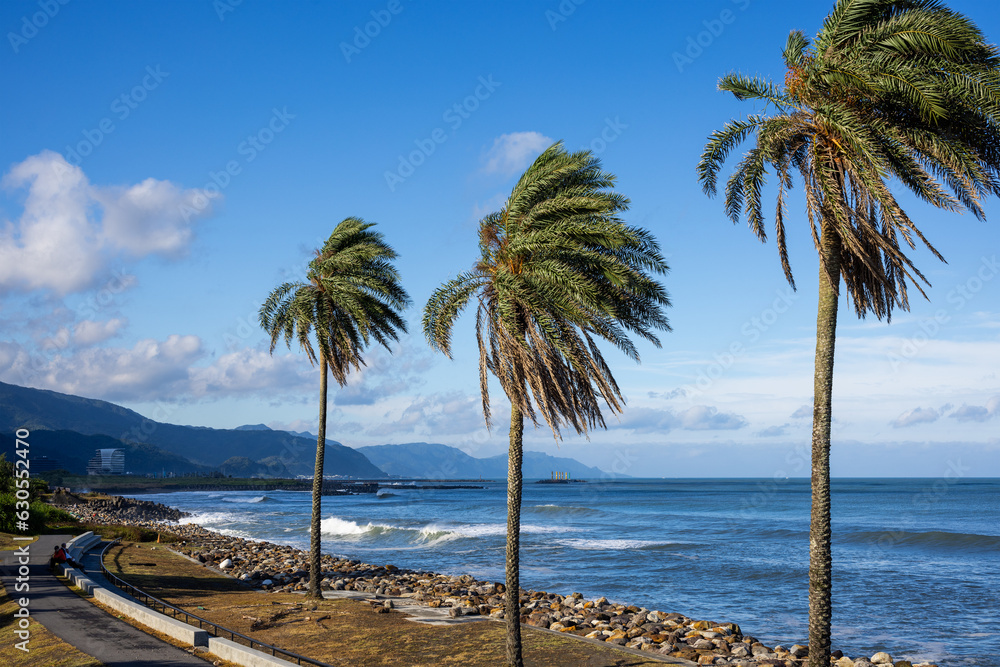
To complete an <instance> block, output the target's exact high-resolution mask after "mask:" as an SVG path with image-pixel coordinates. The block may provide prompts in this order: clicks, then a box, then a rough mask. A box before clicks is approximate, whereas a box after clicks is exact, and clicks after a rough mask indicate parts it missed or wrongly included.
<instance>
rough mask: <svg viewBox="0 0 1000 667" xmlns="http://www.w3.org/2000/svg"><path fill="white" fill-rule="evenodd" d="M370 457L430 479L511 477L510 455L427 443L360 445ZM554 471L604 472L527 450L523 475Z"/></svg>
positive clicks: (395, 471) (393, 470)
mask: <svg viewBox="0 0 1000 667" xmlns="http://www.w3.org/2000/svg"><path fill="white" fill-rule="evenodd" d="M358 451H359V452H361V453H362V454H364V455H365V456H366V457H368V460H369V461H371V462H372V463H374V464H375V465H377V466H378V467H379V468H381V469H382V470H384V471H385V472H387V473H389V474H390V475H392V476H394V477H418V478H426V479H478V478H482V479H507V455H506V454H500V455H498V456H491V457H489V458H482V459H479V458H475V457H473V456H469V455H468V454H466V453H465V452H463V451H462V450H461V449H458V448H456V447H449V446H448V445H438V444H432V443H427V442H411V443H408V444H405V445H373V446H369V447H358ZM553 472H564V473H569V475H570V477H572V478H574V479H587V478H590V479H594V478H600V477H602V476H603V475H604V473H603V472H602V471H601V470H600V469H598V468H592V467H590V466H586V465H584V464H582V463H580V462H579V461H577V460H575V459H570V458H562V457H557V456H549V455H548V454H544V453H542V452H528V451H526V452H524V460H523V462H522V465H521V474H522V475H523V476H524V477H525V478H526V479H530V478H534V477H537V478H546V479H547V478H549V477H551V475H552V473H553Z"/></svg>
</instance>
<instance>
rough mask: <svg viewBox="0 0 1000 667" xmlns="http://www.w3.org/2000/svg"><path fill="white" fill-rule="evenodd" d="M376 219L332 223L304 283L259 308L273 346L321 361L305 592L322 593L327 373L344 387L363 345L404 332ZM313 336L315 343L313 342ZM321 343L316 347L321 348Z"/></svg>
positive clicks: (400, 299)
mask: <svg viewBox="0 0 1000 667" xmlns="http://www.w3.org/2000/svg"><path fill="white" fill-rule="evenodd" d="M374 226H375V225H374V223H368V222H365V221H364V220H361V219H360V218H345V219H344V220H343V221H342V222H341V223H340V224H338V225H337V227H336V228H335V229H334V230H333V233H332V234H331V235H330V238H329V239H327V241H326V243H325V244H324V245H323V247H322V248H320V249H319V250H317V251H316V257H315V259H313V260H312V261H311V262H310V263H309V270H308V272H307V273H306V282H294V283H292V282H288V283H284V284H282V285H279V286H278V287H276V288H275V289H274V290H273V291H272V292H271V294H270V295H269V296H268V297H267V301H265V302H264V305H263V306H261V308H260V313H259V314H260V326H261V327H263V328H264V329H265V330H266V331H267V332H268V333H270V335H271V353H272V354H273V353H274V348H275V347H276V346H277V344H278V340H279V339H280V338H284V339H285V343H286V344H287V345H288V346H289V347H291V344H292V339H293V338H294V339H295V340H296V341H298V343H299V345H300V346H301V347H302V349H303V350H304V351H305V353H306V356H308V357H309V362H310V363H311V364H314V365H315V364H316V363H317V362H318V363H319V366H320V376H319V377H320V381H319V436H318V438H317V439H316V468H315V471H314V473H313V487H312V522H311V531H312V535H311V538H310V552H309V591H308V596H309V597H314V598H320V597H322V592H321V591H320V586H319V582H320V580H321V579H322V572H321V569H320V518H321V515H322V497H323V496H322V493H323V455H324V453H325V449H326V403H327V398H326V394H327V391H326V384H327V380H326V372H327V369H329V370H330V372H331V373H332V374H333V379H334V380H335V381H336V382H337V384H339V385H340V386H341V387H343V386H344V385H345V384H346V383H347V376H348V374H349V373H350V372H351V369H355V370H360V368H361V367H362V366H364V365H365V361H364V356H363V354H364V349H365V346H366V345H368V343H369V342H370V341H372V340H374V341H375V342H377V343H379V344H380V345H382V346H383V347H384V348H385V349H387V350H388V349H390V348H389V345H390V341H394V340H398V337H399V332H400V331H402V332H405V331H406V322H405V321H404V320H403V318H402V317H401V316H400V311H402V310H403V309H404V308H406V306H407V305H408V304H409V303H410V297H409V296H408V295H407V293H406V291H405V290H404V289H403V288H402V287H401V286H400V285H399V272H398V271H397V270H396V267H395V266H394V265H393V263H392V260H394V259H396V252H395V251H394V250H393V249H392V248H391V247H389V245H388V244H387V243H386V242H385V240H384V238H383V237H382V234H381V233H380V232H376V231H372V230H371V228H372V227H374ZM314 341H315V344H316V346H315V348H314V347H313V342H314ZM317 350H318V353H317Z"/></svg>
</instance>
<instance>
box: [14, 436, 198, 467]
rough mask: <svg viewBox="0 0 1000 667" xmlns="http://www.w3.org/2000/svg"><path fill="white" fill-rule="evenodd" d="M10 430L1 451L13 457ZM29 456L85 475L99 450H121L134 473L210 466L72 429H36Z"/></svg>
mask: <svg viewBox="0 0 1000 667" xmlns="http://www.w3.org/2000/svg"><path fill="white" fill-rule="evenodd" d="M13 433H14V431H13V430H8V431H7V432H5V433H0V452H6V454H7V460H8V461H12V460H13V456H14V447H15V442H16V441H15V439H14V437H13V436H12V435H8V434H13ZM28 444H29V445H30V447H29V451H30V458H37V457H41V456H47V457H48V458H50V459H55V460H56V461H57V462H58V466H59V468H60V469H65V470H68V471H70V472H71V473H73V474H75V475H86V474H87V463H88V462H89V461H90V459H91V458H92V457H93V456H94V452H95V451H96V450H98V449H124V450H125V471H126V472H130V473H134V474H136V475H145V474H147V473H157V474H159V473H161V472H172V473H175V474H178V475H180V474H184V473H199V472H211V471H212V470H213V468H211V467H208V466H203V465H198V464H197V463H192V462H191V461H189V460H187V459H186V458H184V457H183V456H178V455H177V454H172V453H171V452H167V451H164V450H162V449H160V448H159V447H154V446H153V445H148V444H139V443H125V442H122V441H121V440H117V439H115V438H112V437H110V436H107V435H82V434H80V433H76V432H74V431H45V430H40V429H35V430H32V431H31V435H30V436H29V437H28Z"/></svg>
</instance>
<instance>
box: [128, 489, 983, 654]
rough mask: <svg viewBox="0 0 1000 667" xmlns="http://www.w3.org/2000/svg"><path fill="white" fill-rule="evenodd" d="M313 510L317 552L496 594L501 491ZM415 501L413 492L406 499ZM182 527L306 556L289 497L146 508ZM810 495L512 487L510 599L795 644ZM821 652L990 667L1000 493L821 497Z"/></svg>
mask: <svg viewBox="0 0 1000 667" xmlns="http://www.w3.org/2000/svg"><path fill="white" fill-rule="evenodd" d="M481 484H482V485H483V486H484V487H485V488H483V489H418V488H414V487H413V486H411V485H409V484H400V485H396V486H390V487H388V488H383V489H382V490H380V492H379V494H378V495H377V496H376V495H357V496H332V497H325V498H324V499H323V524H322V526H323V549H324V551H325V552H327V553H332V554H337V555H343V556H348V557H350V558H357V559H360V560H364V561H367V562H371V563H376V564H382V565H384V564H389V563H391V564H393V565H396V566H397V567H403V568H410V569H416V570H430V571H434V572H441V573H446V574H471V575H473V576H475V577H476V578H478V579H483V580H490V581H503V576H504V573H503V561H504V536H505V533H506V524H505V521H506V485H505V483H503V482H497V481H492V482H482V483H481ZM417 485H418V486H419V483H418V484H417ZM141 498H143V499H146V500H154V501H156V502H162V503H164V504H167V505H169V506H172V507H177V508H179V509H181V510H184V511H187V512H191V513H192V514H193V516H192V517H190V518H189V519H185V522H187V521H190V522H195V523H199V524H201V525H203V526H205V527H206V528H210V529H212V530H216V531H219V532H222V533H226V534H229V535H238V536H242V537H247V538H253V539H262V540H267V541H270V542H276V543H282V544H290V545H293V546H296V547H300V548H302V549H308V544H309V532H308V523H309V513H310V507H311V505H310V498H309V494H308V493H302V492H282V491H275V492H267V493H266V494H264V495H262V494H260V493H259V492H258V493H252V492H234V493H226V494H223V493H212V492H178V493H164V494H145V495H143V496H141ZM809 498H810V494H809V481H808V480H806V479H774V480H772V479H764V480H755V479H744V480H734V479H635V480H632V479H630V480H621V481H611V482H597V481H595V482H589V483H578V484H534V483H531V481H530V480H529V481H527V482H526V483H525V485H524V501H523V508H522V513H521V532H522V536H521V585H522V587H524V588H530V589H535V590H544V591H548V592H554V593H561V594H568V593H572V592H580V593H582V594H583V595H584V596H585V597H588V598H595V597H599V596H601V595H603V596H605V597H607V598H608V599H610V600H612V601H615V602H627V603H629V604H636V605H640V606H645V607H648V608H649V609H658V610H661V611H664V612H679V613H682V614H685V615H687V616H689V617H692V618H695V619H707V620H712V621H719V622H734V623H738V624H739V625H740V628H741V629H742V631H743V633H744V634H747V635H752V636H754V637H756V638H757V639H759V640H760V641H762V642H764V643H765V644H767V645H769V646H770V645H773V644H782V645H784V646H786V647H787V646H790V645H791V644H795V643H800V644H806V643H807V642H806V640H807V637H808V623H807V621H808V598H807V588H808V577H807V573H808V560H809V504H810V503H809ZM832 503H833V559H834V560H833V574H834V592H833V605H834V607H833V608H834V617H833V647H834V648H835V649H840V650H842V651H844V653H845V654H847V655H850V656H852V657H857V656H861V655H864V656H871V655H872V654H873V653H875V652H876V651H886V652H888V653H890V654H891V655H892V656H893V658H894V659H896V660H900V659H909V660H911V661H913V662H918V661H930V662H934V663H937V664H939V665H942V666H951V665H977V666H979V667H1000V480H998V479H974V478H973V479H970V478H958V477H955V478H941V479H836V480H834V481H833V500H832Z"/></svg>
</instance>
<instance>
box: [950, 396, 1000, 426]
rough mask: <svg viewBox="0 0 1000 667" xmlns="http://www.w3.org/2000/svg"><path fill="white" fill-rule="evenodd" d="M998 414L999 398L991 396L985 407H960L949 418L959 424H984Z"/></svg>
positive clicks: (999, 407) (999, 408) (999, 412)
mask: <svg viewBox="0 0 1000 667" xmlns="http://www.w3.org/2000/svg"><path fill="white" fill-rule="evenodd" d="M998 414H1000V396H993V397H992V398H990V400H988V401H987V402H986V405H962V407H960V408H959V409H957V410H955V411H954V412H952V413H951V414H950V415H948V416H949V417H951V418H952V419H957V420H958V421H960V422H984V421H987V420H989V419H992V418H994V417H996V416H997V415H998Z"/></svg>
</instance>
